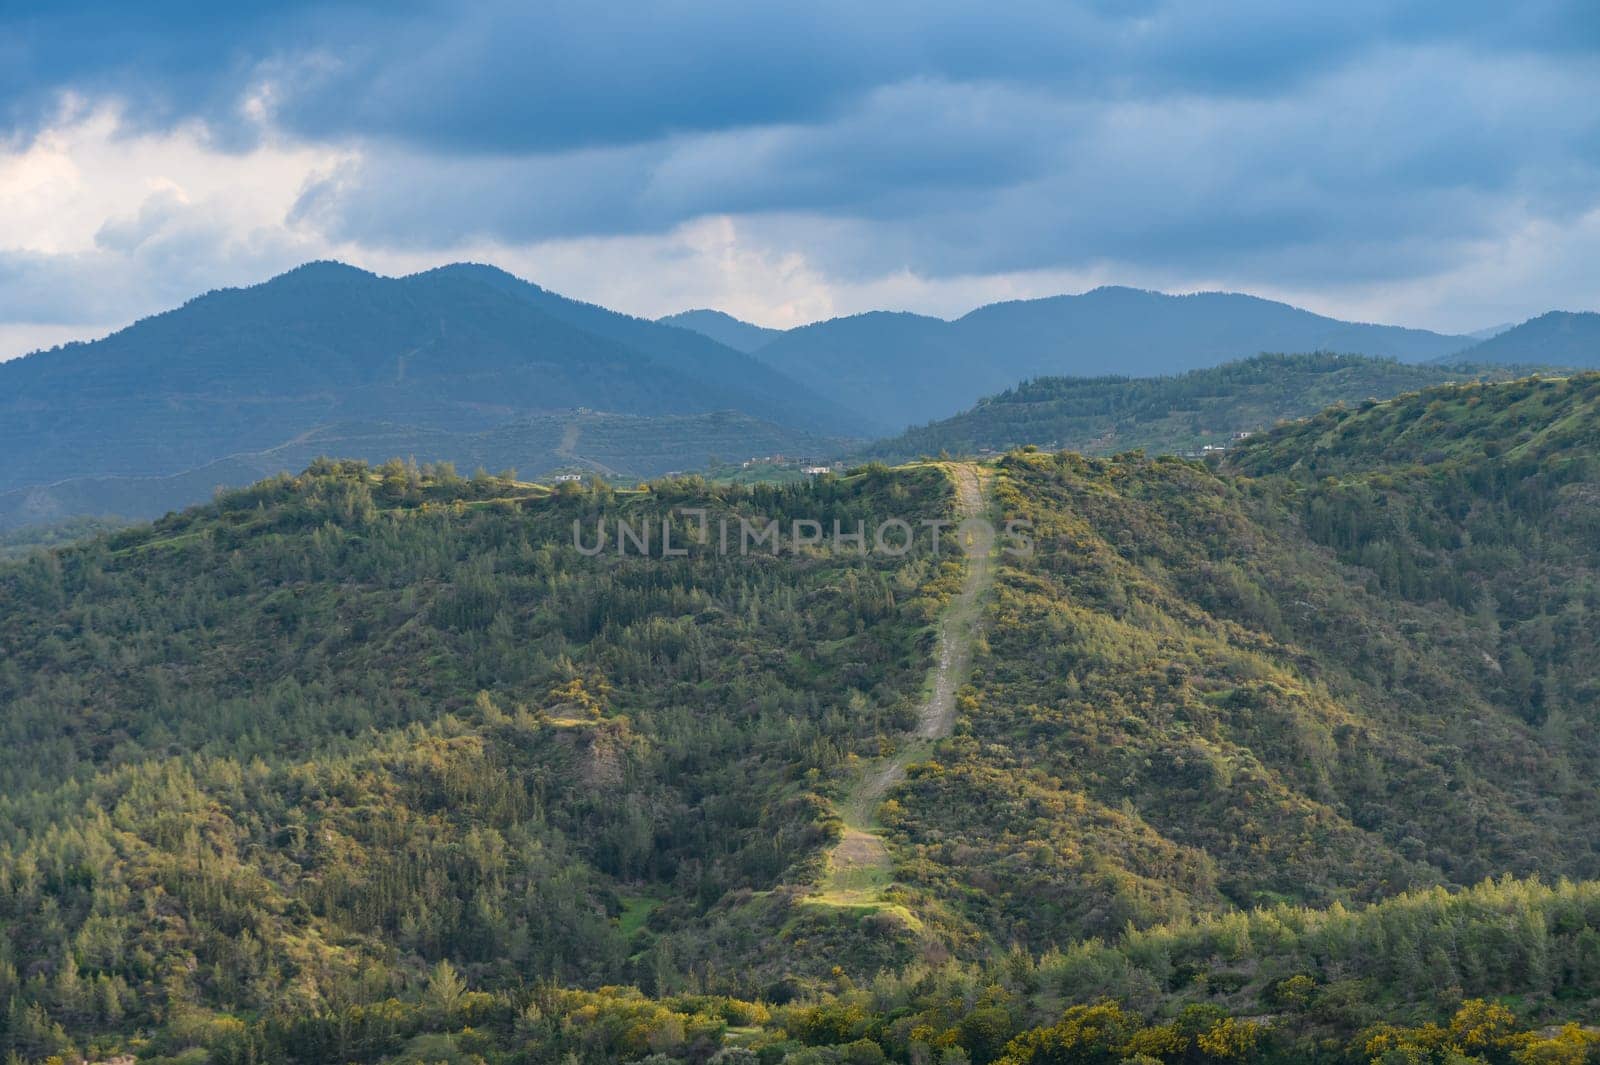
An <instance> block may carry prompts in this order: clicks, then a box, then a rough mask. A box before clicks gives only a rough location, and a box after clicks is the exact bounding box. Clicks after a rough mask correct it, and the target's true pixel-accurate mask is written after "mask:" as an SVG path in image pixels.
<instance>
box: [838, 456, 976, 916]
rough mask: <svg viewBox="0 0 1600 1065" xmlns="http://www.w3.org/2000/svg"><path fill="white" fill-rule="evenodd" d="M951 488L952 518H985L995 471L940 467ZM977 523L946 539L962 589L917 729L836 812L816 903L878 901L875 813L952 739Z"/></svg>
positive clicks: (970, 628)
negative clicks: (956, 557) (839, 821)
mask: <svg viewBox="0 0 1600 1065" xmlns="http://www.w3.org/2000/svg"><path fill="white" fill-rule="evenodd" d="M945 469H946V471H947V472H948V473H949V475H950V477H951V479H952V480H953V481H954V482H955V496H956V499H955V507H956V518H957V520H958V521H959V522H962V523H966V522H968V521H969V520H970V519H974V518H989V517H990V514H989V488H990V482H991V481H992V479H993V477H994V471H993V470H992V469H989V468H987V467H983V466H979V465H977V464H975V463H969V462H960V463H951V464H949V465H947V466H946V467H945ZM986 532H992V530H991V529H988V528H985V527H983V526H981V525H975V526H966V525H961V526H957V527H956V528H955V529H951V530H948V531H947V532H946V533H945V535H946V536H960V537H961V543H962V548H963V550H964V551H965V552H966V559H967V565H966V573H965V575H964V576H963V578H962V581H961V590H960V591H959V592H958V593H956V597H955V598H954V599H952V600H951V601H950V604H949V605H948V606H946V607H945V611H944V616H943V617H942V618H941V619H940V622H939V646H938V650H937V651H936V652H935V654H936V657H935V660H934V665H933V670H932V672H931V673H930V674H929V684H928V693H927V697H926V698H924V699H923V701H922V704H921V705H920V706H919V707H918V708H917V725H916V729H915V731H913V732H912V733H910V734H909V735H907V736H906V737H904V739H903V740H902V741H901V742H900V743H899V744H898V745H897V748H896V750H895V753H894V754H892V755H890V756H888V757H886V758H881V759H879V760H877V761H876V762H873V763H871V764H870V765H868V766H867V768H866V769H865V771H864V772H863V773H862V774H861V778H860V780H858V781H857V783H856V784H855V786H854V787H853V788H851V789H850V793H849V794H848V795H847V796H846V797H845V799H844V801H843V803H842V804H841V806H840V810H839V815H840V816H841V817H842V818H843V819H844V823H845V831H844V835H843V837H842V838H840V840H839V842H838V843H837V844H835V845H834V848H833V850H832V851H830V852H829V854H828V875H827V876H826V877H825V878H824V880H823V882H822V883H821V884H820V885H819V886H818V891H817V893H816V895H815V896H814V897H813V898H814V900H815V901H818V902H827V903H833V904H835V905H841V906H852V905H853V906H861V905H870V904H872V903H875V902H877V901H878V900H880V899H881V898H882V893H883V889H884V888H886V887H888V885H889V882H890V881H891V880H892V879H893V874H894V864H893V862H892V861H891V860H890V857H889V849H888V847H887V846H885V845H884V842H883V835H882V826H881V825H879V824H878V820H877V809H878V806H879V805H880V804H881V803H882V802H883V797H884V796H885V795H887V794H888V792H889V789H890V788H892V787H894V786H895V785H896V784H898V783H899V782H900V781H901V780H903V779H904V778H905V775H906V767H907V766H909V765H910V764H911V763H912V762H916V761H920V760H922V759H924V758H926V757H927V756H928V754H929V753H930V752H931V751H932V749H933V745H934V744H935V743H936V742H937V741H939V740H940V739H943V738H944V737H945V736H948V735H950V732H951V730H953V729H954V728H955V724H956V692H957V691H959V690H960V688H961V685H962V684H963V683H965V682H966V679H967V674H968V672H969V670H970V669H971V667H972V645H973V641H974V639H975V637H976V636H977V634H978V627H979V624H980V623H981V620H982V599H983V596H984V593H986V592H987V591H988V590H989V585H990V583H991V582H992V581H993V579H994V544H993V542H992V540H990V539H989V538H988V537H985V536H983V535H981V533H986Z"/></svg>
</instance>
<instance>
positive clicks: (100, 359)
mask: <svg viewBox="0 0 1600 1065" xmlns="http://www.w3.org/2000/svg"><path fill="white" fill-rule="evenodd" d="M579 407H582V408H589V409H592V410H595V411H605V412H610V413H615V414H621V415H630V416H635V417H669V416H670V417H673V418H677V419H679V420H678V421H676V422H674V423H673V425H674V427H675V428H674V431H678V432H688V431H696V429H697V426H699V425H700V424H701V423H698V422H694V421H692V420H690V421H684V420H682V419H683V417H684V416H689V415H699V414H708V413H711V412H717V411H735V412H739V413H740V414H741V415H743V416H744V417H746V418H748V419H751V420H754V421H757V422H760V423H761V424H763V425H764V426H767V427H769V428H770V429H772V430H773V431H775V432H777V433H778V434H779V435H780V437H781V434H782V433H783V432H789V433H791V434H792V436H793V438H794V439H795V440H804V441H815V439H816V438H817V437H818V436H819V435H831V436H833V437H839V436H849V435H862V436H864V435H867V433H868V432H869V431H870V430H871V429H873V428H875V427H876V426H877V424H878V423H876V422H875V421H874V419H871V418H863V417H857V416H854V415H851V414H850V413H848V412H846V411H845V410H844V409H843V408H841V407H839V406H837V405H836V404H833V403H831V402H830V401H828V400H825V399H823V398H821V397H820V396H818V395H817V394H816V393H815V392H813V391H812V390H810V389H808V388H807V387H806V386H805V385H803V384H801V383H800V382H797V381H794V380H791V379H789V378H788V377H786V376H785V375H783V374H782V373H780V372H778V371H776V370H774V369H773V368H772V367H770V366H768V365H766V364H764V363H761V362H758V361H756V360H754V359H752V358H750V357H749V356H747V355H745V354H743V353H742V352H738V351H735V350H733V349H731V348H728V347H725V346H723V345H721V344H718V343H716V342H714V341H712V340H710V339H708V338H706V337H703V336H701V335H699V334H697V333H693V332H690V331H687V330H683V329H676V328H672V327H670V326H664V325H657V324H656V323H654V322H649V321H646V320H644V319H640V318H632V317H629V316H627V315H622V314H617V313H615V312H612V311H608V310H606V309H604V308H602V307H596V306H593V305H591V304H586V303H580V302H577V301H575V300H569V299H566V298H564V297H562V296H559V295H556V294H555V293H552V292H547V291H546V290H544V289H541V288H539V287H538V286H536V285H531V284H528V283H527V282H524V281H521V280H519V279H517V278H515V277H513V276H511V275H510V274H507V273H504V272H503V271H500V270H496V269H493V268H491V267H485V266H472V265H456V266H448V267H443V268H440V269H437V270H430V271H428V272H426V273H422V274H415V275H412V276H410V277H401V278H388V277H380V276H378V275H376V274H371V273H367V272H366V271H364V270H358V269H355V268H354V267H350V266H345V265H343V264H340V263H330V262H320V263H310V264H307V265H305V266H302V267H300V268H298V269H295V270H291V271H289V272H288V273H286V274H283V275H281V276H279V277H276V278H273V279H272V280H271V281H268V282H265V283H264V284H260V285H255V286H252V287H250V288H243V289H227V290H222V291H217V292H212V293H208V294H207V295H204V296H201V297H199V298H197V299H194V300H191V301H190V302H189V303H187V304H185V305H184V306H182V307H180V308H178V309H176V310H173V311H168V312H166V313H164V314H159V315H156V316H154V317H151V318H147V319H145V320H143V321H140V322H138V323H136V324H134V325H132V326H129V327H128V328H126V329H123V330H121V331H120V332H117V333H114V334H112V335H111V336H109V337H106V338H105V339H103V340H98V341H95V342H93V343H87V344H69V345H66V346H64V347H60V348H55V349H52V350H50V351H44V352H38V353H35V354H33V355H29V356H25V357H23V358H20V359H15V360H12V361H10V362H4V363H0V455H4V456H5V461H4V462H3V463H0V492H5V491H7V490H15V489H23V488H29V487H38V486H42V485H49V484H52V483H54V482H58V481H66V480H78V479H82V478H97V479H106V478H119V477H124V478H125V477H138V478H162V477H172V476H175V475H181V474H184V473H186V472H188V471H192V470H199V469H202V468H207V467H213V468H217V469H234V468H248V469H249V470H251V471H257V470H259V469H260V467H261V462H262V461H269V462H270V461H273V459H272V455H273V454H274V453H281V454H282V455H283V456H284V457H285V465H292V462H289V461H288V456H290V455H291V454H293V455H296V456H297V455H298V454H299V451H300V450H303V449H301V448H298V447H297V445H298V444H299V443H301V442H303V441H309V440H313V439H316V438H317V434H318V433H319V432H323V431H325V430H326V429H327V427H329V426H334V425H348V424H352V423H381V424H383V425H385V426H387V427H389V428H388V429H386V430H385V433H384V434H383V439H384V441H385V446H387V447H389V448H391V450H390V451H389V454H390V455H405V454H409V453H414V454H416V456H417V458H418V459H419V460H421V459H451V460H455V459H456V458H457V456H456V455H455V454H452V453H434V451H433V446H434V445H435V444H436V443H437V442H438V441H440V440H441V439H444V437H441V436H440V435H439V434H457V435H459V434H480V433H483V432H486V431H488V430H491V429H494V428H496V427H497V426H501V425H504V424H507V423H510V422H513V421H516V420H517V419H524V418H527V417H529V416H533V415H541V414H549V413H552V412H562V411H568V412H570V411H571V410H572V409H573V408H579ZM613 424H615V425H622V424H624V423H607V425H608V426H609V425H613ZM625 424H626V426H627V432H628V434H629V439H630V440H631V441H632V442H633V445H634V446H636V447H638V448H649V447H651V446H652V445H651V444H650V443H649V434H648V433H646V432H641V431H640V430H639V427H638V425H637V422H636V421H629V422H627V423H625ZM594 431H595V432H604V431H608V430H607V428H606V427H604V426H602V427H597V428H595V429H594ZM763 432H765V433H766V438H765V440H764V443H765V445H766V446H768V447H774V448H775V449H779V450H781V448H776V447H775V445H774V443H773V441H772V433H771V432H767V431H766V430H763ZM714 435H715V439H716V440H717V441H719V442H720V445H721V446H726V443H727V440H726V437H727V434H726V431H725V429H720V428H719V429H718V430H717V431H716V433H715V434H714ZM682 444H683V441H673V442H672V443H671V446H668V445H667V444H665V443H663V442H660V441H658V442H657V446H659V449H660V450H661V451H663V452H671V453H672V454H674V455H679V456H681V455H682V454H684V453H685V452H688V453H694V452H695V450H696V449H695V448H694V447H693V446H688V447H685V446H680V445H682ZM504 451H505V449H500V451H497V454H500V453H502V452H504ZM263 453H264V454H266V456H267V457H266V458H265V459H260V460H259V461H258V458H259V456H260V455H262V454H263ZM544 455H545V452H544V451H540V450H537V449H535V450H532V451H530V454H529V459H528V461H527V462H522V463H518V462H516V461H515V458H516V456H515V454H514V453H512V454H509V455H508V456H507V462H508V464H515V465H519V467H520V468H522V469H525V470H527V472H537V468H538V467H536V466H533V465H532V463H533V461H534V460H535V459H536V458H542V457H543V456H544ZM252 456H256V457H257V458H252ZM730 457H732V456H730ZM640 458H641V459H646V458H648V456H647V455H642V456H640ZM701 461H703V456H702V459H701ZM218 463H221V464H222V465H221V466H217V465H216V464H218ZM620 465H622V466H628V465H630V464H629V463H627V462H624V463H621V464H620ZM632 465H637V466H643V467H649V466H653V465H655V464H653V463H650V462H641V463H637V464H632ZM251 475H252V476H254V473H252V474H251ZM241 476H243V475H242V474H241ZM224 483H225V482H224ZM209 490H210V488H209V486H208V487H207V488H206V492H207V493H209ZM90 502H92V501H90ZM91 509H93V508H91Z"/></svg>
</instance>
